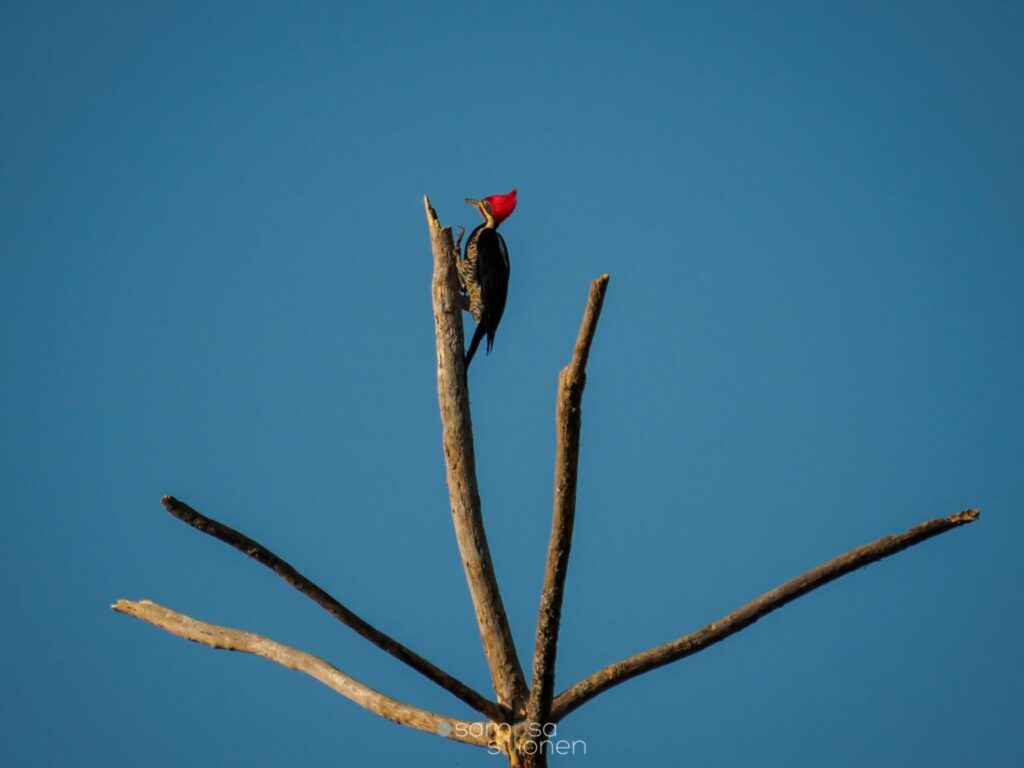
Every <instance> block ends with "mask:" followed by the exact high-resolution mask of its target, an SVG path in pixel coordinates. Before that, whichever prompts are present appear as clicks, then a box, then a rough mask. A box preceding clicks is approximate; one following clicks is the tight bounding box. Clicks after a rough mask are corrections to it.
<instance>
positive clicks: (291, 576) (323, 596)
mask: <svg viewBox="0 0 1024 768" xmlns="http://www.w3.org/2000/svg"><path fill="white" fill-rule="evenodd" d="M161 501H162V502H163V505H164V508H166V509H167V511H168V512H170V513H171V514H172V515H173V516H174V517H176V518H178V519H179V520H181V521H182V522H183V523H186V524H188V525H190V526H192V527H193V528H195V529H196V530H197V531H201V532H202V533H205V534H208V535H210V536H213V537H214V538H215V539H219V540H220V541H223V542H224V543H225V544H228V545H230V546H232V547H234V548H235V549H237V550H238V551H239V552H242V553H244V554H246V555H248V556H249V557H251V558H252V559H253V560H255V561H256V562H257V563H260V564H261V565H265V566H266V567H267V568H269V569H270V570H272V571H273V572H274V573H276V574H277V575H278V576H280V577H281V578H282V579H284V580H285V581H286V582H287V583H288V584H290V585H291V586H293V587H295V589H297V590H298V591H299V592H301V593H302V594H304V595H305V596H306V597H308V598H309V599H310V600H312V601H313V602H314V603H316V604H317V605H319V606H320V607H321V608H323V609H324V610H325V611H327V612H328V613H329V614H331V616H333V617H334V618H336V619H337V620H338V621H340V622H341V623H342V624H344V625H345V626H346V627H350V628H351V629H353V630H355V631H356V632H358V633H359V634H360V635H362V636H363V637H364V638H366V639H367V640H369V641H370V642H371V643H373V644H374V645H376V646H377V647H378V648H380V649H381V650H383V651H385V652H386V653H389V654H391V655H392V656H394V657H395V658H396V659H398V660H399V661H401V662H404V663H405V664H408V665H409V666H410V667H412V668H413V669H415V670H416V671H417V672H419V673H420V674H421V675H423V676H424V677H426V678H428V679H429V680H431V681H433V682H435V683H437V684H438V685H439V686H441V687H442V688H444V689H445V690H446V691H448V692H450V693H451V694H452V695H454V696H456V697H457V698H459V699H461V700H462V701H463V702H465V703H466V704H468V705H469V706H471V707H472V708H473V709H475V710H476V711H477V712H480V713H481V714H483V715H486V716H487V717H489V718H491V719H492V720H496V721H498V722H502V721H504V720H505V719H507V718H508V709H507V708H506V707H502V706H501V705H500V704H497V703H495V702H493V701H489V700H488V699H485V698H484V697H483V696H481V695H480V694H479V693H477V692H476V691H474V690H473V689H472V688H470V687H469V686H468V685H466V684H465V683H463V682H462V681H460V680H457V679H456V678H454V677H452V676H451V675H449V674H448V673H447V672H445V671H444V670H443V669H441V668H439V667H437V666H436V665H434V664H432V663H431V662H429V661H427V660H426V659H424V658H423V657H422V656H420V655H419V654H418V653H416V652H415V651H412V650H410V649H409V648H407V647H406V646H404V645H402V644H401V643H400V642H398V641H397V640H395V639H393V638H391V637H390V636H388V635H386V634H384V633H383V632H381V631H380V630H379V629H377V628H376V627H374V626H373V625H372V624H369V623H368V622H366V621H364V620H363V619H361V618H360V617H359V616H357V615H356V614H354V613H353V612H352V611H350V610H349V609H348V608H346V607H345V606H344V605H342V604H341V603H339V602H338V601H337V600H336V599H335V598H333V597H331V595H329V594H328V593H327V592H325V591H324V590H323V589H322V588H321V587H319V586H317V585H316V584H314V583H313V582H312V581H310V580H309V579H307V578H306V577H305V576H303V575H302V574H301V573H299V572H298V571H297V570H295V568H293V567H292V566H291V565H289V564H288V563H286V562H285V561H284V560H282V559H281V558H280V557H278V556H277V555H275V554H274V553H273V552H271V551H270V550H269V549H267V548H266V547H264V546H263V545H262V544H260V543H259V542H257V541H254V540H252V539H250V538H249V537H248V536H246V535H245V534H244V533H241V532H240V531H236V530H235V529H234V528H231V527H229V526H227V525H224V524H223V523H220V522H218V521H216V520H213V519H212V518H209V517H206V515H203V514H202V513H200V512H198V511H196V510H195V509H193V508H192V507H190V506H189V505H188V504H186V503H185V502H183V501H178V499H176V498H174V497H173V496H164V497H163V499H162V500H161Z"/></svg>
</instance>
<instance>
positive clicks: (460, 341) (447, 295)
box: [423, 196, 526, 711]
mask: <svg viewBox="0 0 1024 768" xmlns="http://www.w3.org/2000/svg"><path fill="white" fill-rule="evenodd" d="M423 203H424V206H425V208H426V212H427V225H428V226H429V228H430V245H431V249H432V251H433V256H434V276H433V281H432V284H431V294H432V296H433V304H434V331H435V334H436V340H437V396H438V402H439V405H440V410H441V425H442V443H443V445H444V459H445V466H446V468H447V475H448V493H449V496H450V497H451V507H452V520H453V522H454V524H455V538H456V541H457V542H458V546H459V552H460V553H461V555H462V564H463V567H464V569H465V572H466V581H467V583H468V584H469V592H470V596H471V598H472V601H473V609H474V610H475V612H476V619H477V623H478V625H479V627H480V637H481V640H482V641H483V646H484V653H485V655H486V656H487V662H488V665H489V667H490V670H491V679H492V681H493V683H494V690H495V692H496V693H497V695H498V701H499V702H500V703H501V704H504V705H507V706H510V707H512V709H513V710H514V711H517V710H518V709H519V708H520V707H521V706H522V704H523V702H524V701H525V698H526V678H525V676H524V675H523V668H522V666H521V665H520V663H519V657H518V656H517V655H516V648H515V643H514V641H513V639H512V630H511V629H510V628H509V624H508V617H507V616H506V615H505V607H504V605H503V604H502V601H501V593H500V591H499V590H498V581H497V578H496V577H495V575H494V565H493V563H492V561H491V552H490V549H489V547H488V546H487V536H486V534H485V532H484V524H483V516H482V514H481V511H480V492H479V490H478V488H477V482H476V457H475V454H474V449H473V422H472V418H471V416H470V411H469V390H468V382H467V380H466V368H465V364H464V360H463V355H464V349H465V339H464V337H463V331H462V309H461V308H462V301H461V300H460V294H459V278H458V269H457V261H458V251H457V250H456V249H455V243H454V241H453V240H452V230H451V227H443V226H441V222H440V221H438V219H437V214H436V213H435V212H434V209H433V208H432V207H431V205H430V200H429V199H427V197H426V196H424V198H423Z"/></svg>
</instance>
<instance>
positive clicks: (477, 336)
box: [465, 323, 485, 370]
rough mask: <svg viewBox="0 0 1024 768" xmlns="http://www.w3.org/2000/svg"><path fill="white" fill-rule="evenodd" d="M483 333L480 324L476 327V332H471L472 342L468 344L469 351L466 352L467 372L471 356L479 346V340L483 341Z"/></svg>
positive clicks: (482, 327)
mask: <svg viewBox="0 0 1024 768" xmlns="http://www.w3.org/2000/svg"><path fill="white" fill-rule="evenodd" d="M484 333H485V331H484V326H483V324H482V323H481V324H480V325H478V326H477V327H476V330H475V331H474V332H473V340H472V341H471V342H469V349H468V350H466V362H465V368H466V370H469V364H470V362H471V361H472V360H473V355H475V354H476V348H477V347H479V346H480V341H481V339H483V337H484Z"/></svg>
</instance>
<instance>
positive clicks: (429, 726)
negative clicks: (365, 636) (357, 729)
mask: <svg viewBox="0 0 1024 768" xmlns="http://www.w3.org/2000/svg"><path fill="white" fill-rule="evenodd" d="M111 608H113V609H114V610H115V611H117V612H118V613H123V614H126V615H128V616H134V617H135V618H137V619H142V620H143V621H146V622H149V623H150V624H152V625H153V626H155V627H160V628H161V629H164V630H167V631H168V632H170V633H171V634H173V635H177V636H178V637H183V638H185V639H186V640H191V641H193V642H196V643H201V644H202V645H208V646H210V647H211V648H220V649H223V650H228V651H241V652H242V653H251V654H253V655H255V656H262V657H263V658H265V659H270V660H271V661H275V662H277V663H278V664H281V665H282V666H285V667H288V668H289V669H294V670H297V671H299V672H304V673H305V674H307V675H309V676H310V677H312V678H314V679H315V680H319V681H320V682H321V683H323V684H324V685H326V686H327V687H328V688H331V689H332V690H334V691H337V692H338V693H340V694H341V695H342V696H344V697H345V698H347V699H349V700H351V701H353V702H355V703H356V704H358V705H359V706H361V707H363V708H364V709H368V710H370V711H371V712H373V713H375V714H378V715H380V716H381V717H383V718H386V719H388V720H391V721H392V722H395V723H398V724H399V725H406V726H409V727H410V728H416V729H417V730H420V731H426V732H427V733H434V734H437V735H439V736H444V737H445V738H449V739H452V740H454V741H461V742H463V743H465V744H473V745H475V746H478V747H483V746H487V744H488V733H489V730H488V727H487V725H486V724H484V723H468V722H466V721H461V720H458V719H454V718H450V717H444V716H443V715H439V714H437V713H435V712H430V711H428V710H425V709H420V708H419V707H413V706H410V705H409V704H405V703H403V702H401V701H397V700H396V699H392V698H391V697H390V696H385V695H384V694H383V693H380V692H379V691H375V690H373V689H372V688H370V687H369V686H367V685H364V684H363V683H361V682H359V681H358V680H355V679H354V678H351V677H349V676H348V675H346V674H345V673H344V672H342V671H341V670H339V669H338V668H337V667H334V666H333V665H331V664H328V663H327V662H326V661H324V660H323V659H321V658H319V657H317V656H314V655H313V654H311V653H306V652H305V651H300V650H298V649H297V648H292V647H291V646H288V645H284V644H283V643H278V642H276V641H274V640H271V639H270V638H267V637H263V636H262V635H257V634H254V633H252V632H245V631H243V630H240V629H231V628H229V627H221V626H218V625H216V624H207V623H206V622H204V621H199V620H198V619H193V618H192V617H190V616H186V615H184V614H182V613H178V612H177V611H172V610H171V609H170V608H165V607H164V606H162V605H159V604H157V603H154V602H151V601H149V600H137V601H136V600H118V601H117V602H116V603H114V605H112V606H111Z"/></svg>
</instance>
